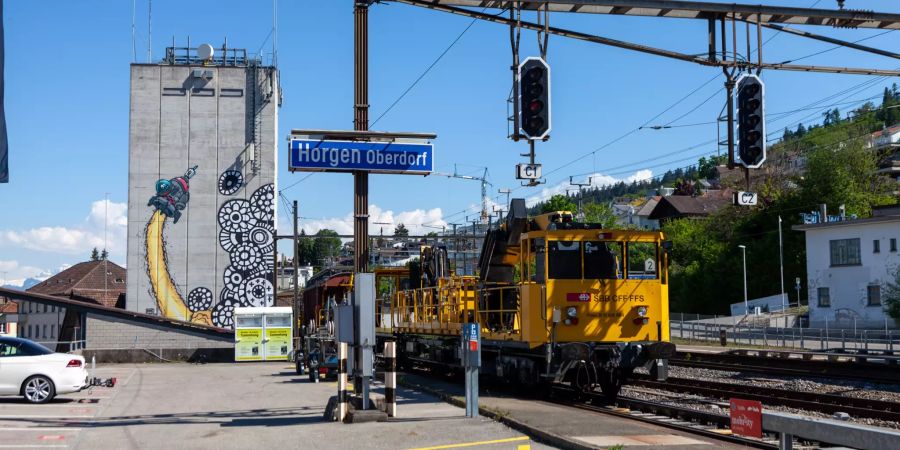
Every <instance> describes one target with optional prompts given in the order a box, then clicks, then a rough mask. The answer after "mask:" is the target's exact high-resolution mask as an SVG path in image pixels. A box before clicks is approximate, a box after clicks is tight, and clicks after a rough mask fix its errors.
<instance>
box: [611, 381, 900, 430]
mask: <svg viewBox="0 0 900 450" xmlns="http://www.w3.org/2000/svg"><path fill="white" fill-rule="evenodd" d="M636 372H643V373H646V371H645V370H642V369H639V370H636ZM669 376H670V377H676V378H690V379H699V380H707V381H715V382H721V383H734V384H741V385H747V384H748V383H751V384H752V385H753V386H759V387H768V388H777V389H787V390H794V391H801V392H812V393H823V394H834V395H843V396H847V397H854V398H864V399H870V400H884V401H891V402H898V403H900V385H893V384H881V383H867V382H862V381H849V380H836V379H826V378H817V377H808V378H806V377H804V378H796V377H788V376H780V375H760V374H755V373H742V372H736V371H724V370H712V369H701V368H692V367H677V366H670V367H669ZM622 392H623V394H624V395H627V396H629V397H634V398H639V399H642V400H650V401H658V402H661V403H666V404H671V405H676V406H682V407H685V408H691V409H697V410H701V411H707V412H713V413H717V414H723V415H727V414H728V407H727V405H726V406H719V405H716V404H715V403H720V404H722V403H723V401H722V400H720V399H709V398H706V397H703V396H698V395H691V394H682V393H672V392H668V391H661V390H655V389H648V388H644V387H632V386H628V385H627V384H626V385H625V386H624V387H623V388H622ZM766 409H768V410H771V411H781V412H788V413H794V414H802V415H805V416H810V417H825V418H830V417H831V415H830V414H825V413H820V412H816V411H806V410H799V409H796V408H790V407H786V406H769V405H766ZM850 421H851V422H854V423H859V424H864V425H873V426H879V427H887V428H895V429H900V423H898V422H890V421H883V420H877V419H869V418H855V417H851V419H850Z"/></svg>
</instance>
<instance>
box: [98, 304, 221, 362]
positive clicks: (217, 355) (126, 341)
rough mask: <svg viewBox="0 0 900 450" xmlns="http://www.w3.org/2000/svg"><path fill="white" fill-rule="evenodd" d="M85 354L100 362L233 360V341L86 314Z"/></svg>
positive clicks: (194, 332)
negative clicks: (162, 359)
mask: <svg viewBox="0 0 900 450" xmlns="http://www.w3.org/2000/svg"><path fill="white" fill-rule="evenodd" d="M83 353H84V355H85V356H86V357H87V358H88V359H90V357H91V356H96V357H97V360H98V361H102V362H140V361H159V360H160V359H161V358H164V359H174V360H198V359H206V360H210V361H229V360H233V355H234V339H233V337H231V336H213V335H210V334H206V333H202V332H197V331H191V330H189V329H186V328H179V327H176V326H164V325H157V324H150V323H142V322H139V321H134V320H125V319H119V318H115V317H111V316H106V315H101V314H95V313H87V314H86V318H85V350H84V352H83Z"/></svg>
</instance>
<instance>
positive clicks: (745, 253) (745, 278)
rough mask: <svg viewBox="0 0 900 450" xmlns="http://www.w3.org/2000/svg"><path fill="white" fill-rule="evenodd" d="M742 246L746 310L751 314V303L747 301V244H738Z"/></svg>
mask: <svg viewBox="0 0 900 450" xmlns="http://www.w3.org/2000/svg"><path fill="white" fill-rule="evenodd" d="M738 247H740V248H741V254H742V255H743V257H744V310H745V311H746V314H747V315H748V316H749V315H750V304H749V303H748V302H747V246H746V245H738Z"/></svg>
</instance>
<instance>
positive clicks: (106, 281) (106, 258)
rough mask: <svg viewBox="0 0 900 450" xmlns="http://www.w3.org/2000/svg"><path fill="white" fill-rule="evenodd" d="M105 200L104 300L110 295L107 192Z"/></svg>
mask: <svg viewBox="0 0 900 450" xmlns="http://www.w3.org/2000/svg"><path fill="white" fill-rule="evenodd" d="M103 198H104V200H103V203H104V206H105V208H104V211H103V254H104V257H103V298H106V297H107V296H108V295H109V263H107V261H109V250H107V247H108V246H109V244H107V240H106V227H107V224H109V192H105V193H104V196H103Z"/></svg>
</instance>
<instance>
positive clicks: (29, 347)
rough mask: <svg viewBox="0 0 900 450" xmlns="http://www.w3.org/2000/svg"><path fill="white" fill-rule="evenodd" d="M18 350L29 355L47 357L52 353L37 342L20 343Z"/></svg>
mask: <svg viewBox="0 0 900 450" xmlns="http://www.w3.org/2000/svg"><path fill="white" fill-rule="evenodd" d="M19 348H21V349H22V351H24V352H25V353H27V354H29V355H49V354H51V353H54V352H53V350H50V349H49V348H47V347H44V346H43V345H41V344H38V343H37V342H31V341H21V345H20V346H19Z"/></svg>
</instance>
